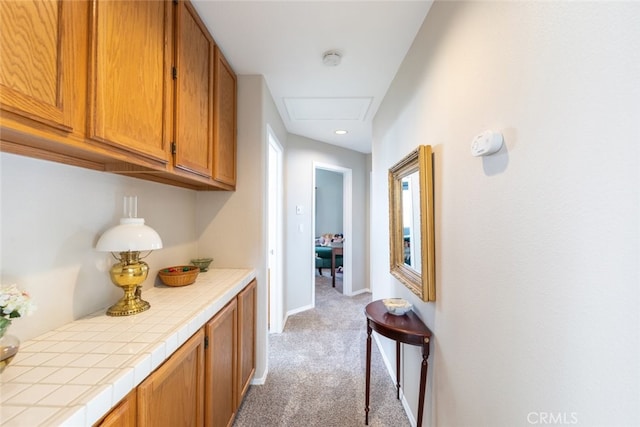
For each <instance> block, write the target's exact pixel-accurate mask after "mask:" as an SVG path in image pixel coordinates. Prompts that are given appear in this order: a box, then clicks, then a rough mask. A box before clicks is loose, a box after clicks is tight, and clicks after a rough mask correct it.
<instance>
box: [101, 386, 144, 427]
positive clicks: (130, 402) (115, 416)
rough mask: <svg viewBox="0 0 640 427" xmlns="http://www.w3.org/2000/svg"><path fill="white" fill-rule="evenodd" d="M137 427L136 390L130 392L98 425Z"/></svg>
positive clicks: (104, 426) (103, 426)
mask: <svg viewBox="0 0 640 427" xmlns="http://www.w3.org/2000/svg"><path fill="white" fill-rule="evenodd" d="M116 426H117V427H135V426H136V391H135V390H134V391H132V392H131V393H129V394H128V395H127V396H126V397H125V398H124V399H122V401H121V402H120V403H119V404H118V406H116V407H115V408H113V409H112V410H111V412H109V414H107V416H106V417H104V418H103V419H102V420H101V421H100V422H98V423H97V424H96V427H116Z"/></svg>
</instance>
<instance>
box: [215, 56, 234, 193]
mask: <svg viewBox="0 0 640 427" xmlns="http://www.w3.org/2000/svg"><path fill="white" fill-rule="evenodd" d="M215 59H216V66H215V91H214V92H215V95H214V96H215V106H214V122H213V128H214V138H213V146H214V148H213V179H214V180H216V181H218V182H221V183H224V184H228V185H231V186H234V187H235V185H236V108H237V107H236V85H237V83H236V75H235V73H234V72H233V70H232V69H231V66H230V65H229V63H228V62H227V60H226V59H225V58H224V56H223V55H222V52H220V49H219V48H218V47H217V46H216V57H215Z"/></svg>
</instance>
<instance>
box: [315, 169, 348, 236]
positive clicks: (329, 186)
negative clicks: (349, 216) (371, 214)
mask: <svg viewBox="0 0 640 427" xmlns="http://www.w3.org/2000/svg"><path fill="white" fill-rule="evenodd" d="M342 180H343V178H342V174H341V173H338V172H332V171H328V170H324V169H316V188H315V190H316V231H315V234H314V236H315V237H319V236H321V235H323V234H326V233H332V234H336V233H343V234H344V229H343V226H342V216H343V210H342V202H343V201H342V198H343V196H342V193H343V191H342V184H343V181H342Z"/></svg>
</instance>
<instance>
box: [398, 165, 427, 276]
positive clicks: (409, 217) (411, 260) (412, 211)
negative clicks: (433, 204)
mask: <svg viewBox="0 0 640 427" xmlns="http://www.w3.org/2000/svg"><path fill="white" fill-rule="evenodd" d="M401 184H402V207H401V209H402V231H403V232H402V234H403V240H404V263H405V264H406V265H407V266H409V267H411V268H413V269H414V270H415V271H416V272H418V273H420V271H421V269H422V260H421V255H420V244H419V242H420V240H421V239H420V175H419V173H418V171H415V172H413V173H412V174H410V175H408V176H405V177H404V178H402V182H401Z"/></svg>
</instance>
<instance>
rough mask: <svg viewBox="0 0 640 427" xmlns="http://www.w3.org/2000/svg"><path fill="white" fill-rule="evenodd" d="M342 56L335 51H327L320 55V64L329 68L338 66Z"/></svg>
mask: <svg viewBox="0 0 640 427" xmlns="http://www.w3.org/2000/svg"><path fill="white" fill-rule="evenodd" d="M341 59H342V54H341V53H340V52H338V51H337V50H328V51H326V52H325V53H323V54H322V63H323V64H324V65H327V66H329V67H335V66H337V65H339V64H340V60H341Z"/></svg>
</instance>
